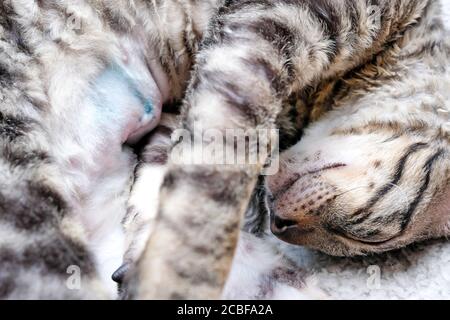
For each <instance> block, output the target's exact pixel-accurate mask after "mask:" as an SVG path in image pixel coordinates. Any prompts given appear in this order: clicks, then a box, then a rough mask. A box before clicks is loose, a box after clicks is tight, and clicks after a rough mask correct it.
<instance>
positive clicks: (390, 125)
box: [268, 112, 450, 255]
mask: <svg viewBox="0 0 450 320" xmlns="http://www.w3.org/2000/svg"><path fill="white" fill-rule="evenodd" d="M346 117H347V118H346ZM435 120H436V119H430V122H428V124H430V125H431V126H430V129H429V130H428V129H427V128H423V129H421V130H423V131H422V132H420V130H419V128H416V129H417V130H416V131H414V127H413V126H414V125H416V126H417V125H418V123H417V122H416V121H413V120H412V121H410V122H406V121H395V120H394V121H392V122H383V121H369V122H367V120H366V121H360V123H359V124H358V122H355V121H352V126H350V125H349V123H350V121H348V115H346V114H345V113H342V114H341V115H340V114H339V112H336V113H334V114H333V115H331V116H329V117H326V118H325V119H324V120H322V121H321V122H320V123H318V124H317V125H315V126H313V127H312V128H311V129H310V130H309V131H307V133H306V135H305V137H304V139H303V140H302V141H301V142H300V143H298V144H297V145H295V146H294V147H293V148H291V149H290V150H288V151H286V152H285V153H283V154H282V155H281V169H280V172H279V173H278V174H277V175H275V176H273V177H269V178H268V188H269V190H270V192H271V193H272V194H273V202H272V210H271V211H272V212H271V230H272V232H273V233H274V234H275V235H276V236H278V237H279V238H280V239H281V240H283V241H286V242H289V243H292V244H297V245H306V246H309V247H312V248H316V249H319V250H321V251H324V252H326V253H328V254H332V255H358V254H366V253H372V252H382V251H387V250H391V249H395V248H399V247H402V246H405V245H407V244H410V243H412V242H415V241H419V240H421V239H425V238H432V237H440V236H443V235H448V234H449V222H450V173H449V172H450V153H449V146H448V140H447V139H446V138H445V133H442V130H441V129H439V128H438V126H437V122H436V121H435ZM433 128H436V129H435V130H433ZM437 135H439V137H437Z"/></svg>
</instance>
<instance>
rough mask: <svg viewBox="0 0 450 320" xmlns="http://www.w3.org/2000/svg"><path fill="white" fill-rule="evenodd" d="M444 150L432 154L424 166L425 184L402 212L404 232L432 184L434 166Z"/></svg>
mask: <svg viewBox="0 0 450 320" xmlns="http://www.w3.org/2000/svg"><path fill="white" fill-rule="evenodd" d="M444 152H445V151H444V150H442V149H441V150H439V151H438V152H436V153H435V154H434V155H433V156H431V157H430V158H429V159H428V160H427V162H426V163H425V166H424V167H423V171H424V172H425V179H424V180H423V184H422V186H421V187H420V189H419V190H418V192H417V195H416V197H415V199H414V200H413V201H412V202H411V204H410V205H409V206H408V210H407V211H406V212H404V213H403V214H402V226H401V228H402V232H403V231H404V230H405V229H406V228H407V227H408V225H409V223H410V221H411V218H412V216H413V215H414V212H415V211H416V209H417V206H418V205H419V204H420V202H421V201H422V198H423V195H424V194H425V191H426V190H427V189H428V187H429V185H430V180H431V173H432V170H433V166H434V164H435V163H436V161H437V160H438V159H439V158H440V157H441V156H442V155H443V154H444ZM397 214H398V213H397Z"/></svg>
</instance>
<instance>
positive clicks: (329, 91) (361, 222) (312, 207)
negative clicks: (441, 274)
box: [120, 6, 450, 298]
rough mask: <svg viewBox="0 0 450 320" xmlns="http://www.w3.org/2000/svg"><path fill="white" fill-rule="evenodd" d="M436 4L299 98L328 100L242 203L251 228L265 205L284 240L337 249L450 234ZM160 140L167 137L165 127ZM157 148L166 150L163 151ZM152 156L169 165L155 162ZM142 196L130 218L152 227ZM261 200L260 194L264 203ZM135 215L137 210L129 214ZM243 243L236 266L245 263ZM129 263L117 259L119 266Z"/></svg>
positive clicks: (444, 82) (137, 250)
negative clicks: (390, 40) (368, 55)
mask: <svg viewBox="0 0 450 320" xmlns="http://www.w3.org/2000/svg"><path fill="white" fill-rule="evenodd" d="M437 10H438V7H437V6H436V7H434V8H432V9H431V8H430V9H429V11H428V12H427V15H426V16H424V17H423V20H422V21H421V22H420V23H418V24H417V25H416V26H415V27H414V28H411V30H409V31H408V32H406V33H405V35H403V37H402V41H400V42H399V43H398V47H397V46H395V47H394V49H392V51H387V52H386V53H385V55H383V56H381V57H380V58H379V59H374V60H373V61H371V62H369V63H367V64H366V65H364V66H363V67H361V68H358V69H355V70H352V71H351V72H349V73H348V74H346V75H345V76H344V77H343V78H342V79H336V80H333V81H330V82H326V83H324V84H322V85H321V86H318V87H317V88H316V89H315V91H312V92H310V93H309V95H308V97H306V98H303V97H302V100H301V101H299V102H298V106H299V108H301V107H304V105H305V104H309V105H310V106H312V109H313V110H315V115H314V112H313V115H314V117H316V118H318V116H319V115H321V114H323V113H324V112H325V111H327V110H330V109H334V110H333V111H329V112H328V113H327V114H326V115H324V116H322V117H321V118H320V120H319V121H318V122H316V123H315V124H313V125H312V126H311V128H308V129H307V130H306V131H305V134H304V136H303V138H302V140H301V141H300V142H299V143H297V144H295V145H294V146H293V147H291V148H289V149H288V150H286V151H285V152H283V153H282V154H281V159H280V162H281V168H280V171H279V172H278V173H277V174H275V175H273V176H269V177H268V178H267V187H266V188H265V189H266V192H268V193H269V194H271V195H269V198H270V200H269V201H256V202H254V203H252V204H251V206H250V208H249V210H248V213H251V211H254V210H259V211H258V214H259V215H258V214H256V220H255V221H256V222H257V224H256V225H255V224H254V222H255V221H252V219H251V217H248V218H250V219H247V221H246V224H245V229H246V230H247V231H250V232H251V233H252V232H253V233H254V232H255V230H265V231H267V230H266V229H265V224H268V222H267V221H264V217H262V221H261V215H263V214H264V212H270V216H271V219H270V220H271V223H270V229H271V231H272V232H273V233H274V234H275V235H276V236H278V237H279V238H280V239H281V240H284V241H287V242H290V243H292V244H296V245H306V246H309V247H312V248H315V249H318V250H321V251H323V252H326V253H328V254H331V255H341V256H342V255H346V256H349V255H362V254H369V253H377V252H384V251H388V250H392V249H397V248H401V247H403V246H406V245H408V244H410V243H413V242H417V241H421V240H424V239H429V238H439V237H445V236H448V235H449V228H450V209H449V207H450V203H449V202H448V199H450V197H449V195H450V194H449V192H450V189H449V181H450V180H449V178H450V176H449V170H450V155H449V145H448V142H449V134H450V131H449V129H450V127H449V125H450V122H449V121H450V111H449V109H450V105H449V102H448V101H450V96H449V92H448V90H447V89H446V88H450V73H449V70H448V61H449V58H450V57H449V52H450V51H449V49H450V42H449V41H448V40H447V39H448V31H446V30H445V28H444V27H443V25H442V22H441V20H440V17H439V12H438V11H437ZM425 34H426V35H427V37H424V35H425ZM419 73H420V76H419ZM374 101H375V103H374ZM314 117H312V118H313V119H312V120H315V119H314ZM168 126H169V127H170V125H168ZM175 127H176V126H175ZM165 131H166V133H167V132H168V131H169V132H170V130H167V128H166V130H165ZM166 142H168V138H167V137H166ZM160 143H162V144H163V145H164V143H163V140H162V139H161V135H160ZM385 148H386V149H385ZM165 150H168V149H167V148H166V149H165V148H164V147H161V144H159V145H158V144H157V147H156V148H154V147H153V146H152V144H151V143H150V144H149V145H148V147H147V153H148V154H152V153H154V152H156V153H157V154H159V153H160V152H163V153H164V151H165ZM147 153H145V154H147ZM145 158H146V159H148V160H151V159H154V158H155V155H153V156H151V157H148V155H147V157H145ZM156 158H157V159H161V158H164V159H167V155H165V156H164V157H161V155H160V154H159V156H157V157H156ZM150 162H151V161H150ZM144 163H145V161H144ZM149 165H150V164H147V165H145V164H143V167H146V166H147V167H148V166H149ZM157 165H158V167H159V168H160V169H162V170H166V168H165V166H163V165H162V164H161V162H159V163H158V164H157ZM152 168H153V170H155V167H154V166H152ZM154 176H155V173H154V172H150V171H147V172H146V174H145V175H144V174H142V175H141V174H139V171H138V179H139V180H138V181H141V183H143V184H145V182H144V181H147V187H146V188H142V187H139V185H136V186H135V187H136V188H135V189H134V190H133V193H134V192H136V193H140V194H144V192H145V191H144V190H148V189H149V184H151V181H160V178H157V179H153V178H152V177H154ZM156 176H158V177H160V176H162V174H157V175H156ZM263 197H264V196H263ZM135 199H139V200H138V201H137V202H135V201H136V200H135ZM141 199H144V197H142V196H141V197H134V198H133V197H132V200H131V203H132V204H133V207H134V208H136V207H141V208H142V210H141V211H140V212H142V213H143V214H142V216H146V217H147V219H145V222H144V220H139V218H137V221H136V224H138V225H139V224H140V227H139V229H140V230H145V231H146V232H147V234H148V232H149V230H150V228H149V227H144V225H145V224H146V223H147V224H150V225H152V223H153V222H154V219H155V217H156V208H151V207H149V206H147V207H146V208H144V207H143V203H142V202H140V201H141ZM255 203H256V205H255ZM259 203H263V204H264V206H263V208H262V209H261V208H260V206H259ZM255 207H256V209H255ZM260 209H261V210H260ZM138 212H139V210H138ZM139 216H140V215H139V213H138V214H137V215H136V212H135V216H134V217H135V218H136V217H139ZM254 216H255V215H253V217H254ZM252 223H253V226H252ZM131 224H132V225H133V223H131ZM249 224H250V226H249ZM259 224H262V225H259ZM134 230H136V228H135V229H134ZM138 234H140V233H138ZM134 235H135V234H133V232H131V233H128V236H129V237H130V236H131V237H133V236H134ZM140 235H142V234H140ZM242 241H243V242H244V244H242V246H243V247H244V248H246V247H247V245H249V246H252V244H251V243H252V242H254V241H256V243H258V241H257V240H252V237H251V236H244V237H243V240H242ZM144 244H145V241H135V242H134V245H133V246H131V247H128V248H129V250H128V251H127V255H126V256H127V257H128V258H129V259H128V266H129V265H130V262H131V261H133V260H134V259H135V258H137V257H139V256H140V254H141V252H142V250H143V247H144ZM258 246H259V245H258V244H256V245H255V247H257V248H258ZM266 249H267V248H266ZM243 250H244V252H245V249H243ZM267 250H270V249H267ZM240 252H241V253H242V251H240ZM256 252H258V250H256ZM241 253H239V254H238V257H237V258H236V259H237V260H238V261H241V262H240V263H238V264H237V265H235V274H239V272H244V271H242V270H244V269H245V267H242V266H241V264H242V258H241V257H240V256H241ZM272 253H273V252H272ZM267 255H268V256H270V254H267ZM133 256H134V257H135V258H131V257H133ZM246 256H248V257H251V254H247V255H246ZM275 256H276V254H275ZM274 259H275V260H276V258H274ZM269 260H270V259H269ZM261 263H262V265H264V263H263V261H262V260H261ZM275 265H276V264H275ZM262 268H263V267H262ZM126 269H127V268H126V266H125V267H124V268H122V269H120V271H121V273H122V274H121V276H122V275H123V272H125V270H126ZM257 269H258V268H257ZM236 270H237V271H236ZM255 270H256V269H255ZM250 273H251V272H247V273H245V274H247V275H249V274H250ZM256 273H257V272H256ZM298 273H300V274H301V270H297V272H292V271H291V276H292V277H293V278H296V279H297V282H298V278H299V277H300V278H301V276H299V275H298ZM265 276H266V277H268V276H270V275H267V274H266V275H265ZM233 278H234V277H232V279H231V280H230V281H229V283H228V286H227V288H228V290H227V293H226V296H231V297H235V298H236V297H242V296H239V294H237V293H236V290H237V289H236V287H237V288H240V289H242V288H243V287H245V285H244V286H240V285H236V281H234V280H233ZM250 278H252V277H250ZM271 279H272V280H274V278H271ZM242 281H243V280H242V277H241V278H240V282H242ZM275 282H276V281H275ZM291 282H294V283H295V281H291ZM300 282H301V281H300ZM230 287H231V288H233V287H234V289H229V288H230ZM254 287H258V285H257V284H255V286H254ZM309 289H311V288H309ZM289 290H292V288H289ZM296 292H298V291H296ZM255 296H257V295H254V296H253V297H255ZM275 296H276V294H275ZM294 296H295V295H294ZM260 297H261V296H260Z"/></svg>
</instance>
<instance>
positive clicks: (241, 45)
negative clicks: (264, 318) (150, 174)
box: [136, 0, 428, 298]
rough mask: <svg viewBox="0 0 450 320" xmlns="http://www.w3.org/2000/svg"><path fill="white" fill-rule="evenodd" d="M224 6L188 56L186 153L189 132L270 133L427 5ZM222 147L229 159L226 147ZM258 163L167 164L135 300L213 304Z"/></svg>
mask: <svg viewBox="0 0 450 320" xmlns="http://www.w3.org/2000/svg"><path fill="white" fill-rule="evenodd" d="M226 3H227V4H226V5H225V7H223V8H222V9H220V10H219V13H218V16H217V18H216V19H215V22H214V23H213V24H212V26H211V30H210V32H209V34H208V35H207V39H206V41H205V42H204V44H203V49H202V50H201V52H200V53H199V55H198V57H197V65H196V69H195V72H194V74H193V79H192V83H191V85H190V88H189V91H188V94H187V97H186V102H185V106H184V113H183V128H184V129H185V130H187V131H188V132H189V133H190V134H191V135H192V136H194V137H200V139H199V140H195V139H194V146H198V145H207V144H208V142H209V141H207V139H202V138H203V137H202V136H201V134H199V133H198V132H195V130H194V128H196V127H202V128H203V130H207V129H215V130H219V132H222V133H223V134H224V135H225V130H227V129H244V130H247V129H264V130H269V131H270V130H272V129H275V120H276V118H277V115H278V114H279V113H280V111H281V106H282V101H283V100H284V99H286V98H287V97H288V96H289V94H290V93H291V92H293V91H295V90H300V89H302V88H304V87H305V86H307V85H313V84H314V83H315V82H317V81H319V80H320V79H321V78H323V77H328V76H335V75H336V74H339V73H341V72H345V71H348V70H350V69H352V68H354V67H356V66H358V65H359V64H361V63H362V62H364V61H366V60H367V59H371V58H372V57H373V55H374V54H376V53H377V52H380V51H382V50H383V48H384V46H385V45H386V44H388V43H390V44H393V43H394V41H395V40H396V39H397V38H398V37H399V36H400V35H401V34H402V32H403V31H404V30H405V29H406V28H407V27H408V26H409V25H410V24H411V23H413V22H414V21H415V20H416V19H417V18H419V17H420V14H421V12H422V11H423V10H424V8H425V7H426V6H427V4H428V1H407V0H397V1H377V2H376V4H377V6H376V7H372V5H371V3H370V2H368V1H365V0H354V1H288V0H286V1H276V2H275V1H274V2H272V1H260V2H254V1H227V2H226ZM373 15H374V16H373ZM183 147H186V150H187V149H189V147H190V145H187V142H186V141H185V140H183V141H182V142H180V143H179V144H178V145H177V146H176V147H175V150H174V152H177V150H179V149H180V148H183ZM271 147H272V150H273V148H276V146H275V145H272V146H271ZM225 148H226V149H227V150H231V151H234V148H235V144H234V141H233V143H229V144H226V145H225ZM189 150H192V149H189ZM194 150H195V148H194ZM197 150H198V149H197ZM192 154H195V151H192ZM266 160H267V159H266V158H259V161H258V163H257V164H255V165H241V166H222V165H202V164H199V165H187V164H182V165H180V164H177V163H176V162H174V161H170V164H169V169H168V173H167V175H166V177H165V179H164V183H163V186H162V193H161V206H160V211H159V215H158V218H157V225H156V227H155V232H154V233H153V235H152V237H151V238H150V241H149V244H148V246H147V248H146V250H145V251H144V256H143V257H142V259H141V261H140V265H139V272H138V273H139V281H138V282H137V283H136V285H137V288H136V289H137V293H136V294H137V297H139V298H218V297H220V293H221V289H222V287H223V284H224V282H225V280H226V278H227V274H228V272H229V269H230V266H231V261H232V257H233V253H234V250H235V247H236V241H237V237H238V230H239V223H240V221H241V217H242V215H243V213H244V211H245V210H246V207H247V204H248V201H249V198H250V196H251V194H252V191H253V188H254V186H255V183H256V181H257V179H258V176H259V174H260V173H261V170H262V169H263V167H264V165H265V162H266Z"/></svg>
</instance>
